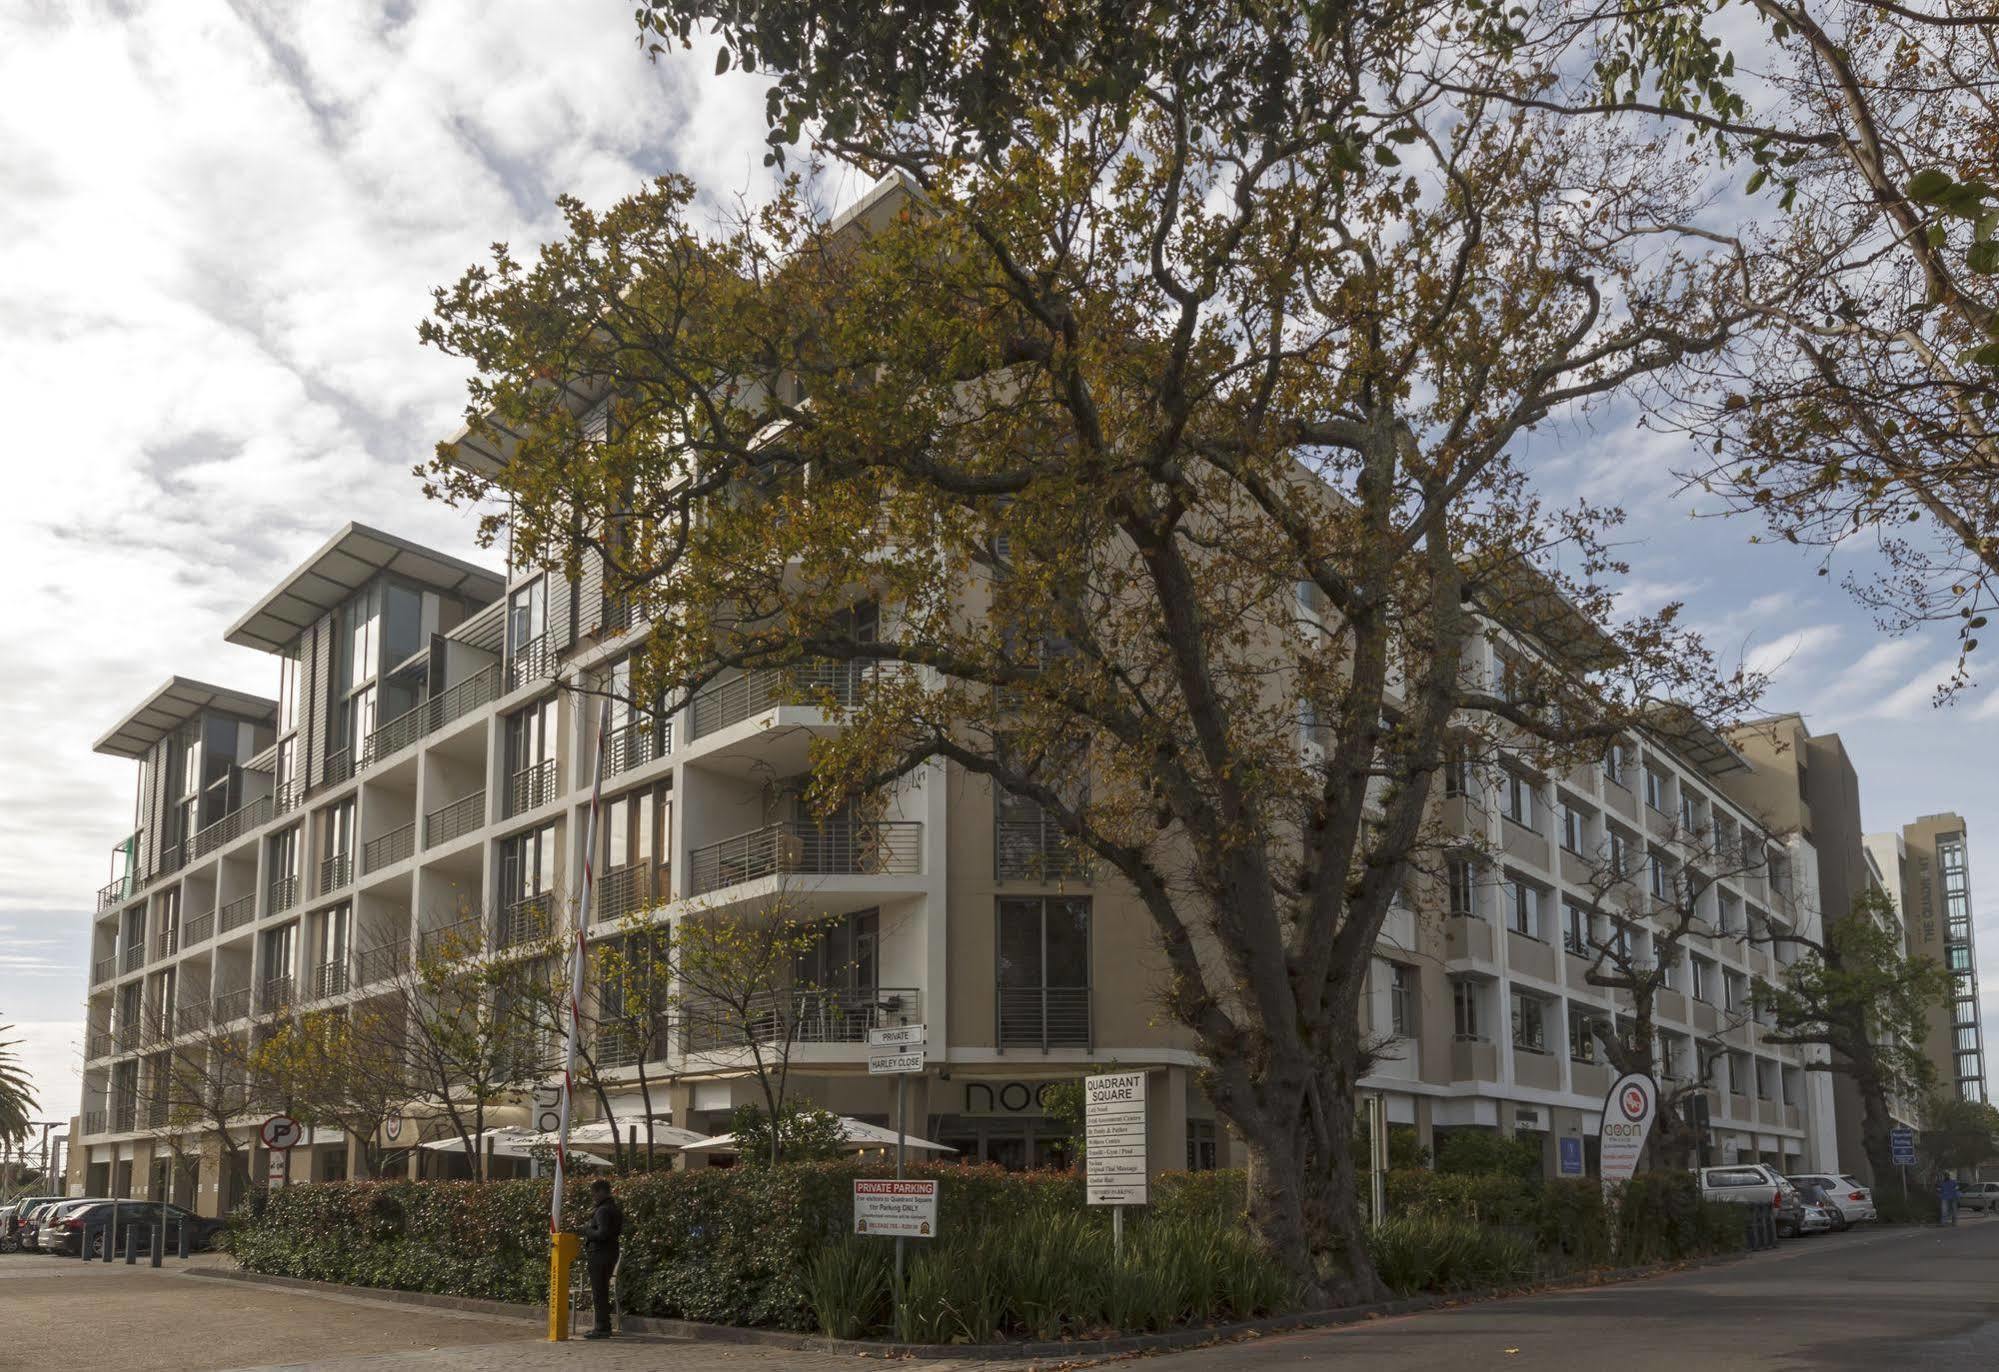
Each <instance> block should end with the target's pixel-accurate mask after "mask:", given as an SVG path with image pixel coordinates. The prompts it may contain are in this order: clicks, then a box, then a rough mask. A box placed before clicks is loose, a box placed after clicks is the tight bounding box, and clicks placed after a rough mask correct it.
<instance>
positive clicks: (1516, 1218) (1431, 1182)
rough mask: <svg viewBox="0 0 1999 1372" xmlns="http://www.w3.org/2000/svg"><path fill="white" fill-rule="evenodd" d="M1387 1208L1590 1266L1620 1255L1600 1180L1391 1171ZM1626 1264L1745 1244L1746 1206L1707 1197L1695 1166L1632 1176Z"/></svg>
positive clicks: (1625, 1196) (1622, 1243) (1622, 1207)
mask: <svg viewBox="0 0 1999 1372" xmlns="http://www.w3.org/2000/svg"><path fill="white" fill-rule="evenodd" d="M1386 1191H1387V1199H1388V1212H1389V1214H1390V1215H1391V1216H1394V1217H1398V1218H1408V1219H1416V1218H1426V1219H1447V1220H1448V1219H1457V1220H1465V1221H1470V1222H1472V1223H1476V1224H1483V1225H1487V1226H1493V1227H1496V1228H1499V1229H1503V1230H1508V1231H1511V1232H1514V1233H1517V1234H1521V1235H1524V1236H1527V1237H1530V1238H1532V1239H1533V1241H1534V1244H1535V1247H1536V1248H1537V1249H1538V1250H1539V1251H1540V1252H1542V1253H1543V1254H1547V1255H1549V1256H1550V1257H1551V1258H1556V1259H1559V1260H1561V1263H1562V1265H1564V1266H1568V1267H1590V1266H1595V1265H1600V1264H1602V1263H1604V1262H1607V1261H1609V1260H1610V1259H1611V1257H1612V1256H1613V1252H1612V1248H1611V1242H1610V1214H1609V1211H1608V1210H1607V1209H1606V1208H1605V1205H1604V1198H1603V1184H1602V1183H1601V1182H1600V1181H1595V1180H1589V1179H1584V1178H1581V1177H1574V1178H1556V1179H1546V1180H1539V1181H1526V1180H1523V1179H1521V1178H1518V1177H1511V1176H1461V1175H1449V1174H1444V1173H1437V1172H1417V1171H1405V1172H1390V1173H1389V1174H1388V1176H1387V1178H1386ZM1617 1220H1618V1225H1617V1231H1618V1242H1617V1245H1616V1251H1615V1254H1614V1256H1615V1257H1616V1259H1617V1261H1618V1262H1620V1263H1622V1264H1627V1265H1633V1264H1639V1263H1647V1262H1665V1261H1674V1260H1677V1259H1681V1258H1690V1257H1700V1256H1704V1255H1707V1254H1710V1253H1727V1252H1733V1251H1735V1250H1736V1249H1738V1248H1740V1247H1742V1243H1743V1216H1742V1211H1741V1209H1740V1207H1731V1206H1729V1205H1727V1204H1725V1203H1722V1202H1719V1201H1708V1200H1703V1199H1702V1198H1701V1194H1700V1185H1699V1182H1698V1180H1697V1179H1696V1178H1695V1177H1694V1175H1693V1174H1692V1173H1688V1172H1645V1173H1640V1174H1639V1175H1638V1176H1635V1177H1633V1178H1632V1179H1631V1180H1630V1181H1629V1182H1627V1183H1626V1184H1625V1186H1624V1188H1623V1190H1622V1192H1621V1193H1620V1199H1619V1203H1618V1215H1617Z"/></svg>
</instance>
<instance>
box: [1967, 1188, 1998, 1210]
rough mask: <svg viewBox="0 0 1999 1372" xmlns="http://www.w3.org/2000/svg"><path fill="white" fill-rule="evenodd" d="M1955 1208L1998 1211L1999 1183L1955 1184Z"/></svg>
mask: <svg viewBox="0 0 1999 1372" xmlns="http://www.w3.org/2000/svg"><path fill="white" fill-rule="evenodd" d="M1957 1208H1958V1209H1960V1210H1983V1211H1986V1212H1987V1213H1990V1212H1992V1211H1994V1210H1999V1181H1961V1182H1959V1183H1958V1184H1957Z"/></svg>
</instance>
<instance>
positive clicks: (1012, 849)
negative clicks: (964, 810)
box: [993, 819, 1090, 881]
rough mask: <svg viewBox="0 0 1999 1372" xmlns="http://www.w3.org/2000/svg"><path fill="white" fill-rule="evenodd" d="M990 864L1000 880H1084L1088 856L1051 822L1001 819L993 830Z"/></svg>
mask: <svg viewBox="0 0 1999 1372" xmlns="http://www.w3.org/2000/svg"><path fill="white" fill-rule="evenodd" d="M993 868H994V872H993V875H994V876H996V877H997V878H998V879H999V880H1001V881H1087V880H1088V879H1089V876H1090V859H1089V855H1088V854H1087V853H1084V852H1082V851H1081V850H1080V849H1077V848H1076V847H1074V846H1073V845H1071V844H1070V842H1069V841H1068V839H1067V838H1066V837H1065V836H1064V835H1063V833H1062V831H1061V830H1059V829H1057V828H1056V827H1055V826H1054V825H1052V824H1047V823H1044V822H1043V821H1041V820H1038V819H1003V820H1000V821H999V822H998V824H997V825H996V826H995V831H994V834H993Z"/></svg>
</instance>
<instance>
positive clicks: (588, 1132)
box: [528, 1120, 702, 1148]
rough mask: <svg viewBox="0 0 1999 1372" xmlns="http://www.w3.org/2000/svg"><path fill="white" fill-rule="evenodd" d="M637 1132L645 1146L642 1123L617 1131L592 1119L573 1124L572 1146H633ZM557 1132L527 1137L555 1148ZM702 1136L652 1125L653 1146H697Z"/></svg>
mask: <svg viewBox="0 0 1999 1372" xmlns="http://www.w3.org/2000/svg"><path fill="white" fill-rule="evenodd" d="M634 1131H636V1132H637V1134H638V1141H639V1142H640V1143H641V1144H643V1143H644V1142H645V1141H646V1127H645V1123H644V1121H642V1120H628V1121H626V1122H624V1123H622V1124H619V1125H617V1126H616V1127H615V1128H613V1126H612V1125H611V1124H610V1123H609V1122H607V1121H605V1120H593V1121H591V1122H590V1123H589V1124H576V1125H571V1126H570V1129H569V1142H570V1144H571V1146H574V1145H576V1144H579V1143H581V1144H597V1145H599V1146H604V1145H609V1144H615V1143H630V1142H631V1141H632V1135H633V1132H634ZM555 1133H556V1131H555V1130H553V1129H551V1130H549V1131H548V1132H547V1133H546V1134H530V1135H529V1136H528V1137H529V1138H530V1139H532V1140H533V1141H534V1142H535V1143H538V1144H544V1145H546V1146H547V1147H550V1148H553V1147H555ZM701 1137H702V1136H701V1135H700V1134H697V1133H695V1132H694V1131H693V1130H692V1129H678V1128H675V1127H674V1126H673V1125H671V1124H661V1123H659V1122H657V1121H655V1122H654V1124H653V1126H652V1145H653V1147H655V1148H684V1147H686V1146H687V1145H688V1144H690V1143H698V1142H699V1141H700V1140H701Z"/></svg>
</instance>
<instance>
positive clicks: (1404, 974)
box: [1388, 962, 1416, 1039]
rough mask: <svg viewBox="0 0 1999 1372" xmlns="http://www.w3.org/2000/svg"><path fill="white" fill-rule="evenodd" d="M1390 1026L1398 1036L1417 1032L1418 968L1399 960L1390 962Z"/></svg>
mask: <svg viewBox="0 0 1999 1372" xmlns="http://www.w3.org/2000/svg"><path fill="white" fill-rule="evenodd" d="M1388 1027H1389V1030H1390V1032H1392V1033H1393V1034H1394V1035H1395V1036H1396V1037H1397V1038H1404V1039H1406V1038H1413V1037H1414V1036H1415V1033H1416V969H1415V968H1414V967H1409V966H1406V965H1404V964H1403V963H1399V962H1391V963H1390V964H1388Z"/></svg>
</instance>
